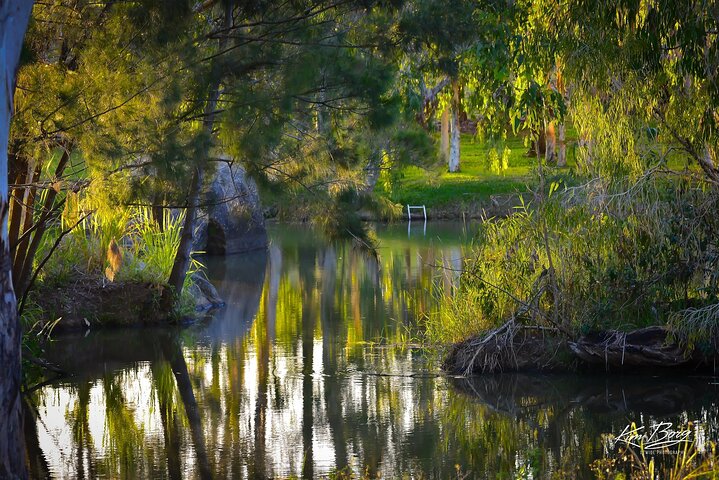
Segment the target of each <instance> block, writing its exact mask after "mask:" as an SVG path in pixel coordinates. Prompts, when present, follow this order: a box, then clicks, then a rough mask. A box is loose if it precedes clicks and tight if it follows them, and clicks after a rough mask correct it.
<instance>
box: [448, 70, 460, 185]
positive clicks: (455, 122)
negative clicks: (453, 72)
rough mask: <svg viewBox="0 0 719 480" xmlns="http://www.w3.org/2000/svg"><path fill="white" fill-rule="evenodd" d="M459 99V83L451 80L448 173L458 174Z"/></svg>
mask: <svg viewBox="0 0 719 480" xmlns="http://www.w3.org/2000/svg"><path fill="white" fill-rule="evenodd" d="M461 105H462V104H461V102H460V98H459V81H458V80H452V126H451V129H452V136H451V139H450V146H449V171H450V172H459V155H460V146H459V143H460V139H461V136H460V134H461V131H460V127H459V111H460V108H461Z"/></svg>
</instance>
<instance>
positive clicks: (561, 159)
mask: <svg viewBox="0 0 719 480" xmlns="http://www.w3.org/2000/svg"><path fill="white" fill-rule="evenodd" d="M557 136H558V137H559V141H558V142H557V166H558V167H566V166H567V143H566V141H565V140H566V138H565V128H564V124H563V123H560V124H559V125H557Z"/></svg>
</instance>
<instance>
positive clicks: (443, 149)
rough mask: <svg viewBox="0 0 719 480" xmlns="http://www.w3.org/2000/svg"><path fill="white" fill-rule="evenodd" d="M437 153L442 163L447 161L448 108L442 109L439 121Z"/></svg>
mask: <svg viewBox="0 0 719 480" xmlns="http://www.w3.org/2000/svg"><path fill="white" fill-rule="evenodd" d="M439 155H440V158H441V159H442V163H444V162H448V163H449V108H448V107H447V108H445V109H444V110H442V119H441V121H440V141H439Z"/></svg>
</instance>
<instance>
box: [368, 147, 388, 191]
mask: <svg viewBox="0 0 719 480" xmlns="http://www.w3.org/2000/svg"><path fill="white" fill-rule="evenodd" d="M383 155H384V152H382V151H380V152H378V153H377V154H372V155H370V159H369V161H368V162H367V166H366V167H365V168H364V170H365V188H364V193H367V194H370V193H372V192H373V191H374V187H375V185H377V181H378V180H379V174H380V173H381V171H382V156H383Z"/></svg>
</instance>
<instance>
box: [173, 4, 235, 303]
mask: <svg viewBox="0 0 719 480" xmlns="http://www.w3.org/2000/svg"><path fill="white" fill-rule="evenodd" d="M232 9H233V1H232V0H230V1H228V2H227V3H226V4H225V24H224V31H225V32H227V31H229V30H230V28H232ZM219 43H220V46H219V50H218V51H220V52H224V51H225V49H226V46H227V37H226V36H224V35H221V36H220V42H219ZM214 62H215V63H214V65H213V67H212V79H211V82H212V84H211V87H210V93H209V96H208V98H207V104H206V105H205V110H204V120H203V121H202V127H203V129H204V131H205V133H206V134H207V136H208V138H210V137H212V130H213V128H214V126H215V117H216V110H217V101H218V100H219V99H220V81H221V80H222V78H221V77H222V75H221V71H220V65H219V63H218V61H217V58H215V60H214ZM210 148H211V145H208V146H207V151H206V152H205V155H204V157H205V158H203V159H201V161H200V162H199V163H198V164H197V165H196V166H195V172H194V174H193V175H192V182H191V183H190V191H189V194H188V196H187V209H186V211H185V222H184V223H183V224H182V236H181V237H180V245H179V246H178V248H177V254H176V255H175V261H174V263H173V264H172V272H170V278H169V280H168V284H169V285H170V287H171V288H172V289H173V292H172V294H173V295H174V297H175V298H178V297H179V296H180V294H181V293H182V287H183V285H184V284H185V277H186V276H187V269H188V268H189V267H190V259H191V257H192V244H193V241H194V231H195V219H196V218H197V209H198V208H199V204H200V190H201V189H202V182H203V180H204V178H205V166H204V164H203V161H204V160H206V159H207V158H208V157H209V156H210V151H209V150H210Z"/></svg>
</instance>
